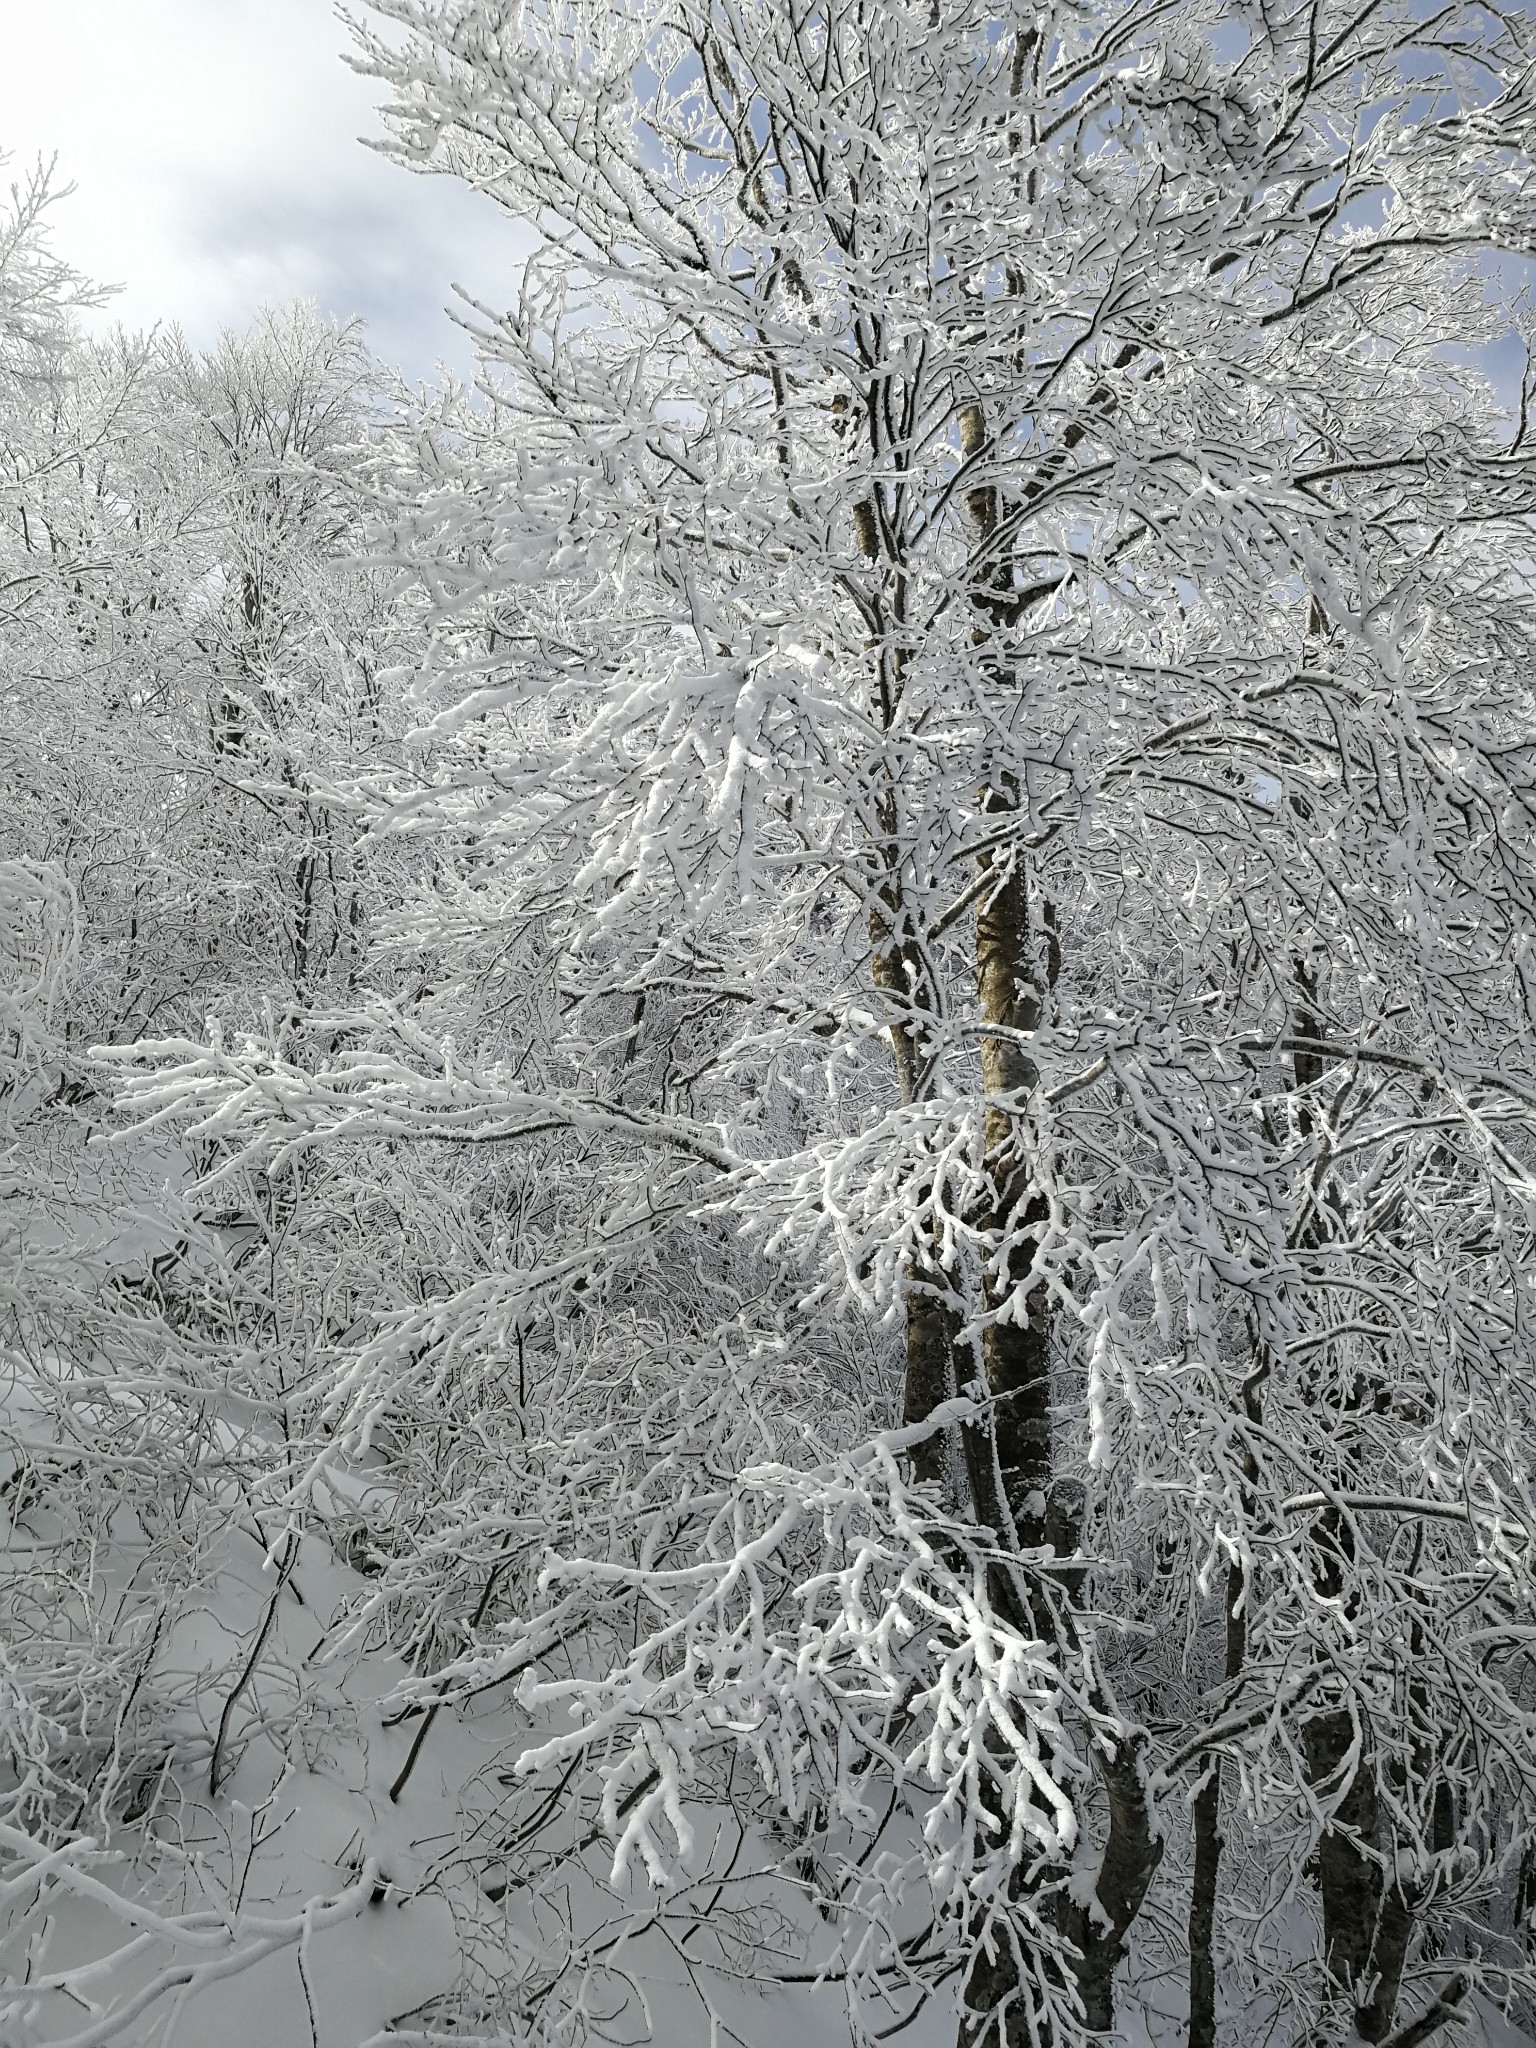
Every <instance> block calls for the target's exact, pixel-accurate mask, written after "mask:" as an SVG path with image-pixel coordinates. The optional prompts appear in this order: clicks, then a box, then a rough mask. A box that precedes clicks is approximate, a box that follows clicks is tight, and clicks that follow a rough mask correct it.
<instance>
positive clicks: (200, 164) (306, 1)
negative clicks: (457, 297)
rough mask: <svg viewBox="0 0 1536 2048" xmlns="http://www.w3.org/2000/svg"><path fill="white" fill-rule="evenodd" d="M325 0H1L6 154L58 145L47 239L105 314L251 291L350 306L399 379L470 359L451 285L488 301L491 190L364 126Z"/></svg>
mask: <svg viewBox="0 0 1536 2048" xmlns="http://www.w3.org/2000/svg"><path fill="white" fill-rule="evenodd" d="M347 46H348V44H347V36H346V32H345V30H344V29H343V28H342V26H341V25H340V24H339V23H338V22H337V21H336V19H335V17H334V16H333V14H332V13H331V10H330V6H329V4H328V0H43V4H38V0H0V149H4V150H7V151H9V152H10V153H11V155H12V164H11V167H10V174H11V175H14V174H15V173H16V172H17V171H18V170H19V169H21V168H22V167H23V166H24V165H25V164H26V163H27V162H28V161H30V160H31V159H32V158H34V157H36V156H37V155H38V154H42V155H44V156H50V155H52V154H53V153H54V152H55V151H57V153H58V158H59V170H60V173H61V175H62V176H63V177H64V178H66V179H67V180H69V181H71V182H73V183H74V184H75V185H76V186H77V187H78V190H77V192H76V193H75V195H74V196H73V197H72V198H71V199H69V200H68V201H67V202H66V203H65V204H64V205H63V206H62V207H60V208H59V209H58V212H57V214H56V222H57V226H56V243H57V246H58V249H59V253H60V254H61V255H63V256H65V257H66V258H67V259H68V260H69V261H70V262H72V263H73V264H74V265H75V266H76V267H77V268H78V269H80V270H83V271H85V272H86V273H87V275H89V276H91V277H94V278H97V279H99V280H101V281H102V282H106V283H121V284H122V285H123V286H124V290H123V291H122V292H121V293H120V294H119V296H118V297H117V298H116V299H115V300H114V302H113V307H112V317H114V318H115V319H120V320H122V321H123V322H124V323H125V324H126V325H128V326H132V327H139V326H147V325H149V324H150V323H152V322H153V321H155V320H176V321H179V322H180V323H181V325H182V326H183V327H184V328H185V329H186V330H187V332H188V334H189V336H190V337H191V338H192V339H193V340H194V341H197V342H208V341H211V340H212V339H213V338H214V337H215V335H216V334H217V332H218V330H219V328H220V327H221V326H226V325H227V326H237V327H238V326H241V325H243V324H244V323H245V321H247V320H248V319H249V317H250V315H251V313H252V312H253V311H254V309H255V308H256V307H257V306H258V305H260V304H262V303H263V302H264V301H275V300H283V299H288V298H294V297H299V296H304V297H312V298H316V299H318V300H319V301H320V303H321V304H322V305H323V306H324V307H325V308H326V309H327V310H328V311H330V312H333V313H337V314H342V315H345V314H350V313H361V314H363V315H364V317H365V318H366V319H367V321H368V323H369V330H370V336H371V339H372V341H373V345H374V347H375V349H376V350H377V351H378V353H379V354H380V355H382V356H384V357H386V358H388V359H390V360H393V361H397V362H399V363H401V364H402V365H403V366H404V367H405V368H406V369H408V370H409V371H410V372H411V373H412V374H413V375H418V376H423V375H427V374H430V372H431V369H432V367H433V364H434V363H435V361H436V360H437V359H438V358H439V357H440V356H446V357H448V358H449V359H450V360H451V361H453V362H455V363H456V364H458V365H460V366H464V365H466V364H467V361H468V350H467V348H466V346H465V344H464V342H463V339H462V337H461V336H459V335H458V333H457V331H456V330H455V329H454V328H453V327H452V325H451V323H450V322H449V321H448V319H447V318H446V316H445V314H444V312H443V308H444V306H445V305H446V304H447V303H448V302H449V300H450V298H451V296H452V294H451V289H450V288H451V286H452V285H453V284H454V283H460V284H463V285H464V286H466V287H467V288H468V289H469V290H471V291H473V292H475V293H476V294H477V295H479V296H484V297H486V298H489V299H492V300H501V299H504V298H506V297H507V296H509V294H508V292H507V290H506V287H507V285H508V283H509V281H510V279H511V277H512V275H513V274H514V272H515V269H516V265H517V260H518V257H519V254H520V253H521V251H522V250H523V249H524V248H525V247H526V243H525V242H524V240H523V238H522V237H521V236H520V235H519V233H518V232H517V230H516V229H515V227H514V226H513V225H512V224H511V223H510V222H508V221H506V220H505V218H504V217H503V216H501V215H500V214H499V213H498V211H497V209H496V208H495V206H494V205H493V204H492V203H491V202H490V201H488V200H485V199H476V198H475V197H473V196H472V195H471V194H469V193H467V192H465V191H463V190H462V189H461V188H460V187H458V186H457V185H455V184H452V183H451V182H450V181H449V180H447V179H442V178H431V179H424V178H420V177H413V176H411V175H410V174H409V173H407V172H405V171H402V170H399V169H397V168H396V167H395V166H394V165H392V164H388V163H386V162H384V161H383V160H382V159H380V158H379V157H377V156H376V155H375V154H374V153H373V152H371V151H370V150H368V149H365V148H364V147H363V146H362V144H361V142H360V141H359V140H358V139H357V138H358V137H359V136H362V135H372V134H377V133H378V122H377V119H376V116H375V115H374V112H373V104H374V99H375V96H376V88H375V87H374V85H373V84H372V83H371V82H370V81H368V80H365V79H360V78H358V77H357V76H356V75H355V74H354V73H353V72H351V71H349V70H348V69H347V67H346V66H345V64H344V63H343V62H342V53H343V51H344V50H345V49H346V48H347Z"/></svg>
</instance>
